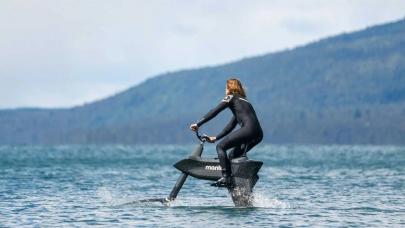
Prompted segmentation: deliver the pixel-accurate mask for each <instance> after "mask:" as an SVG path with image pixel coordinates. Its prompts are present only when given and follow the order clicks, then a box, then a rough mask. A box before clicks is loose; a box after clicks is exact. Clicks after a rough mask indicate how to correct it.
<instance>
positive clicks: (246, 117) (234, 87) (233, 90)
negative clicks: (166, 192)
mask: <svg viewBox="0 0 405 228" xmlns="http://www.w3.org/2000/svg"><path fill="white" fill-rule="evenodd" d="M226 108H229V109H230V110H231V111H232V114H233V117H232V119H231V120H230V121H229V123H228V124H227V125H226V127H225V128H224V129H223V130H222V131H221V133H219V134H218V135H217V136H210V137H208V142H210V143H215V142H216V141H218V140H220V139H222V138H223V140H222V141H220V142H219V143H218V144H217V146H216V150H217V153H218V158H219V163H220V165H221V169H222V178H220V179H219V180H217V182H216V183H214V184H213V185H214V186H218V187H232V186H233V183H232V170H231V163H230V160H232V159H234V158H238V157H241V156H242V155H243V154H244V153H246V152H248V151H249V150H251V149H252V148H253V147H254V146H256V145H257V144H258V143H260V142H261V141H262V139H263V130H262V128H261V126H260V123H259V120H258V118H257V115H256V112H255V110H254V109H253V106H252V104H251V103H250V102H249V101H248V100H247V98H246V93H245V90H244V88H243V86H242V83H241V82H240V81H239V80H238V79H235V78H232V79H228V80H227V81H226V88H225V98H224V99H223V100H222V101H221V102H220V103H219V104H218V105H217V106H216V107H215V108H213V109H212V110H210V111H209V112H208V113H207V114H205V115H204V116H203V118H201V119H200V120H199V121H198V122H197V123H194V124H191V126H190V129H191V130H193V131H197V130H198V128H199V127H201V126H202V125H203V124H204V123H206V122H208V121H209V120H211V119H213V118H214V117H215V116H216V115H218V113H220V112H221V111H223V110H224V109H226ZM237 124H239V126H240V128H239V129H238V130H236V131H234V132H232V130H233V129H234V128H235V127H236V125H237ZM231 132H232V133H231ZM230 148H234V149H233V150H232V151H231V152H230V153H229V156H227V153H226V151H227V150H228V149H230Z"/></svg>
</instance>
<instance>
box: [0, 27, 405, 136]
mask: <svg viewBox="0 0 405 228" xmlns="http://www.w3.org/2000/svg"><path fill="white" fill-rule="evenodd" d="M185 58H187V56H185ZM134 64H136V63H134ZM229 77H238V78H240V79H241V81H242V82H243V83H244V84H245V86H246V87H247V94H248V99H249V100H250V101H251V102H252V103H253V105H254V107H255V108H256V110H257V113H258V115H259V118H260V119H261V122H262V125H263V128H264V132H265V141H266V142H271V143H299V144H313V143H334V144H335V143H336V144H357V143H360V144H405V20H400V21H397V22H393V23H388V24H384V25H379V26H374V27H370V28H367V29H364V30H361V31H357V32H353V33H347V34H341V35H338V36H335V37H330V38H326V39H322V40H320V41H317V42H313V43H310V44H308V45H305V46H301V47H297V48H294V49H291V50H285V51H281V52H277V53H270V54H266V55H262V56H257V57H252V58H246V59H242V60H240V61H236V62H233V63H229V64H224V65H219V66H213V67H204V68H200V69H190V70H181V71H177V72H170V73H166V74H162V75H159V76H156V77H153V78H151V79H149V80H147V81H145V82H143V83H141V84H139V85H136V86H134V87H132V88H130V89H128V90H126V91H124V92H122V93H119V94H117V95H115V96H112V97H108V98H105V99H103V100H100V101H97V102H94V103H90V104H86V105H83V106H77V107H72V108H68V109H16V110H2V111H0V144H72V143H73V144H76V143H184V142H193V140H195V139H194V136H193V134H192V133H190V131H189V130H188V125H189V124H190V123H192V122H193V121H195V120H197V119H199V118H200V117H201V116H202V115H203V114H205V113H206V112H207V111H208V110H209V109H210V108H212V107H213V106H215V105H216V104H217V103H218V102H219V101H220V100H221V99H222V97H223V96H224V87H225V80H226V79H227V78H229ZM230 115H231V114H230V112H224V113H221V114H220V115H219V117H218V118H217V119H216V120H215V121H212V122H209V123H208V124H207V125H206V126H204V127H203V129H202V130H203V131H204V132H206V133H210V134H216V133H217V132H218V131H219V130H221V129H222V127H223V126H224V125H225V124H226V122H225V121H227V120H228V119H229V118H230Z"/></svg>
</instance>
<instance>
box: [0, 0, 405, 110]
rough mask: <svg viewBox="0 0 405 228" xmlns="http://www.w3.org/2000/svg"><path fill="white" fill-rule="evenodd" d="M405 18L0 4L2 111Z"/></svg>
mask: <svg viewBox="0 0 405 228" xmlns="http://www.w3.org/2000/svg"><path fill="white" fill-rule="evenodd" d="M404 16H405V1H403V0H379V1H376V0H347V1H346V0H306V1H302V0H295V1H294V0H290V1H287V0H280V1H276V0H264V1H253V0H245V1H238V0H229V1H226V0H222V1H217V0H212V1H211V0H200V1H192V0H183V1H175V0H170V1H169V0H167V1H153V0H144V1H132V0H128V1H125V0H109V1H105V0H92V1H91V0H0V108H15V107H27V106H29V107H69V106H72V105H79V104H83V103H85V102H90V101H93V100H95V99H100V98H103V97H106V96H109V95H111V94H114V93H117V92H119V91H122V90H124V89H126V88H128V87H131V86H133V85H136V84H138V83H140V82H142V81H143V80H145V79H146V78H148V77H152V76H155V75H157V74H160V73H164V72H167V71H175V70H179V69H185V68H194V67H200V66H207V65H216V64H222V63H227V62H231V61H234V60H238V59H241V58H243V57H249V56H255V55H258V54H264V53H269V52H274V51H278V50H283V49H286V48H291V47H295V46H297V45H301V44H305V43H307V42H310V41H315V40H317V39H319V38H322V37H325V36H331V35H335V34H339V33H342V32H349V31H353V30H358V29H361V28H365V27H367V26H371V25H374V24H380V23H384V22H389V21H393V20H398V19H401V18H404ZM235 74H237V72H235Z"/></svg>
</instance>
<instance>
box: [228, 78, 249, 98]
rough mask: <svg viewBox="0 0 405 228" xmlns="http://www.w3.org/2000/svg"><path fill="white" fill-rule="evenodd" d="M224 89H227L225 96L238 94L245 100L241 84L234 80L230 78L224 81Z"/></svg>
mask: <svg viewBox="0 0 405 228" xmlns="http://www.w3.org/2000/svg"><path fill="white" fill-rule="evenodd" d="M226 88H227V89H228V93H229V94H226V95H230V94H232V95H235V94H238V95H239V96H241V97H243V98H246V93H245V90H244V88H243V86H242V83H241V82H240V81H239V80H238V79H236V78H230V79H228V80H226Z"/></svg>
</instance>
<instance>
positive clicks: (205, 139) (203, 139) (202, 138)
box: [195, 130, 209, 143]
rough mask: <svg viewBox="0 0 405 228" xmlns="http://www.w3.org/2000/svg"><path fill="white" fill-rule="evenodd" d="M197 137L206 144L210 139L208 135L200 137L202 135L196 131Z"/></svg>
mask: <svg viewBox="0 0 405 228" xmlns="http://www.w3.org/2000/svg"><path fill="white" fill-rule="evenodd" d="M195 135H196V136H197V138H198V140H200V142H201V143H205V142H207V141H208V139H209V137H208V135H206V134H203V135H200V134H199V133H198V130H197V131H195Z"/></svg>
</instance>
